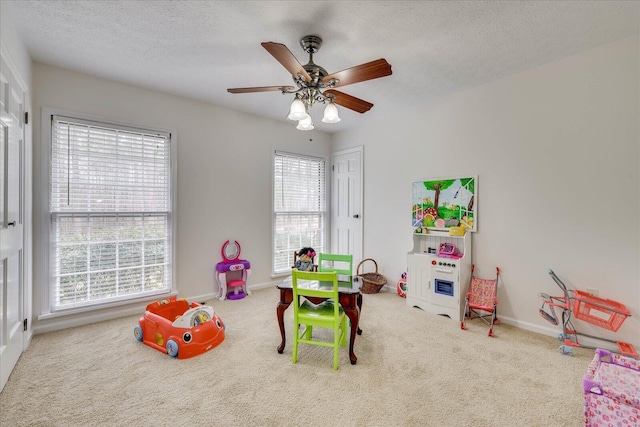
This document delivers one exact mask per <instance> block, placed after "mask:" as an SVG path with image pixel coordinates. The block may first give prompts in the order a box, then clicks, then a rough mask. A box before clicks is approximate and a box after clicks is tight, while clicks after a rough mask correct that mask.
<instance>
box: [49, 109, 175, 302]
mask: <svg viewBox="0 0 640 427" xmlns="http://www.w3.org/2000/svg"><path fill="white" fill-rule="evenodd" d="M51 123H52V125H51V135H52V141H51V177H50V185H51V188H50V211H51V246H52V250H51V252H50V254H51V255H50V266H51V270H52V280H51V287H52V289H51V292H50V294H51V302H52V307H51V308H52V311H56V310H60V309H67V308H72V307H78V306H85V305H96V304H102V303H105V302H112V301H114V300H122V299H130V298H133V297H138V296H143V295H153V294H157V293H163V292H166V291H168V290H169V289H171V282H170V281H171V266H172V259H171V253H172V252H171V228H172V227H171V219H172V218H171V175H170V170H171V158H170V156H171V150H170V144H171V137H170V135H169V134H164V133H156V132H150V131H145V130H140V129H132V128H128V127H123V126H117V125H111V124H105V123H97V122H91V121H86V120H81V119H74V118H69V117H63V116H52V122H51Z"/></svg>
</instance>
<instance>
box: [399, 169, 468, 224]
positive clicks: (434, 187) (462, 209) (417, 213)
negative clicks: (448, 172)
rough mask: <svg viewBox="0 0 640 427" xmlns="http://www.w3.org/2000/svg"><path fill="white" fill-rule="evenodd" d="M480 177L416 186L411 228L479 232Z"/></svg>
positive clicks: (417, 184)
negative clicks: (478, 194) (478, 193)
mask: <svg viewBox="0 0 640 427" xmlns="http://www.w3.org/2000/svg"><path fill="white" fill-rule="evenodd" d="M477 192H478V177H477V176H474V177H468V178H450V179H433V180H429V181H420V182H414V183H413V199H412V200H413V207H412V213H411V215H412V225H413V226H414V227H427V228H429V229H432V230H447V229H448V228H449V227H461V226H462V227H465V228H466V229H467V230H468V231H476V230H477V227H478V218H477V215H476V212H477V209H478V197H477Z"/></svg>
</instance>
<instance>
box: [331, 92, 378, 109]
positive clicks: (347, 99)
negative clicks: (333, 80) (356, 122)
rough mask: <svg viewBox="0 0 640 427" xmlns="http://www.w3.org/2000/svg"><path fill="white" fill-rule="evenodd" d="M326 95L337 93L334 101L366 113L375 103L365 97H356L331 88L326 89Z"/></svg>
mask: <svg viewBox="0 0 640 427" xmlns="http://www.w3.org/2000/svg"><path fill="white" fill-rule="evenodd" d="M324 94H325V95H329V94H331V95H335V98H334V99H333V102H334V103H336V104H338V105H340V106H342V107H344V108H348V109H350V110H353V111H356V112H358V113H360V114H362V113H366V112H367V111H369V110H370V109H371V107H373V104H372V103H370V102H367V101H365V100H363V99H360V98H356V97H355V96H351V95H347V94H346V93H344V92H339V91H337V90H333V89H329V90H325V91H324Z"/></svg>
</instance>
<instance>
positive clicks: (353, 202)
mask: <svg viewBox="0 0 640 427" xmlns="http://www.w3.org/2000/svg"><path fill="white" fill-rule="evenodd" d="M362 160H363V156H362V147H358V148H354V149H350V150H345V151H338V152H337V153H335V154H334V155H333V156H332V162H331V165H332V174H331V182H332V186H331V252H332V253H338V254H352V255H353V263H354V269H355V266H356V265H357V264H358V263H359V262H360V261H361V260H362V229H363V222H362V209H363V203H362Z"/></svg>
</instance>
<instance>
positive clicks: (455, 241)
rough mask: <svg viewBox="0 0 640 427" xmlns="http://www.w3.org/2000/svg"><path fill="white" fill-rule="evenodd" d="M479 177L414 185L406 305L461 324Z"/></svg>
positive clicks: (474, 223) (474, 226)
mask: <svg viewBox="0 0 640 427" xmlns="http://www.w3.org/2000/svg"><path fill="white" fill-rule="evenodd" d="M476 191H477V177H473V178H456V179H441V180H432V181H421V182H415V183H413V209H412V230H413V231H412V232H413V249H412V250H411V252H409V253H408V254H407V291H406V299H407V305H408V306H410V307H418V308H421V309H422V310H425V311H428V312H430V313H434V314H439V315H443V316H447V317H449V318H451V319H452V320H455V321H458V322H459V321H461V319H462V314H463V313H462V311H463V310H464V296H465V294H466V292H467V287H468V286H469V280H470V276H471V236H472V233H471V232H472V231H475V230H476V224H477V221H476V217H475V212H474V208H476V206H474V203H476V204H477V201H476V200H475V194H476Z"/></svg>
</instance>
